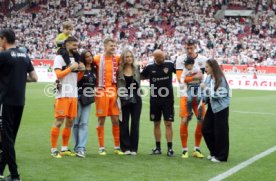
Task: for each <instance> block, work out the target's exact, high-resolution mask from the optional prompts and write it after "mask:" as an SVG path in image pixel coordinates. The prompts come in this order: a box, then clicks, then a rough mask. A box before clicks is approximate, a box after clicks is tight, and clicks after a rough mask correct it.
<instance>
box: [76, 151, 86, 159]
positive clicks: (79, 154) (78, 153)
mask: <svg viewBox="0 0 276 181" xmlns="http://www.w3.org/2000/svg"><path fill="white" fill-rule="evenodd" d="M76 155H77V157H80V158H85V152H84V151H78V152H77V153H76Z"/></svg>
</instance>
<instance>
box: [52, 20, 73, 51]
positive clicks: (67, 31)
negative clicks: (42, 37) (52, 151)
mask: <svg viewBox="0 0 276 181" xmlns="http://www.w3.org/2000/svg"><path fill="white" fill-rule="evenodd" d="M72 31H73V24H72V23H71V22H69V21H66V22H64V23H63V24H62V33H60V34H59V35H58V36H57V38H56V40H55V43H56V46H57V47H58V48H62V47H63V44H64V41H65V40H66V39H67V38H69V37H70V36H72Z"/></svg>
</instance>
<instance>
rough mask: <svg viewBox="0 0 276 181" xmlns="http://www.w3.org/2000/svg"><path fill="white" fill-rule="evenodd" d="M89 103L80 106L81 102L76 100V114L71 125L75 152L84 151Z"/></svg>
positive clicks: (89, 110)
mask: <svg viewBox="0 0 276 181" xmlns="http://www.w3.org/2000/svg"><path fill="white" fill-rule="evenodd" d="M91 105H92V104H89V105H87V106H82V105H81V103H80V102H78V116H77V117H76V119H75V120H74V125H73V135H74V139H75V142H76V144H75V148H74V150H75V151H76V152H78V151H84V152H85V151H86V149H85V147H86V144H87V140H88V121H89V115H90V112H91Z"/></svg>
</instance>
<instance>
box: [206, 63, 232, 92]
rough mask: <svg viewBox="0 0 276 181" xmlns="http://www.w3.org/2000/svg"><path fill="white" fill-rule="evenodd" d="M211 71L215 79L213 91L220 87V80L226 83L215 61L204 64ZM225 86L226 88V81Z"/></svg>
mask: <svg viewBox="0 0 276 181" xmlns="http://www.w3.org/2000/svg"><path fill="white" fill-rule="evenodd" d="M206 63H207V64H208V65H209V66H210V67H211V68H212V71H213V76H214V78H215V91H216V90H217V89H218V87H219V86H220V84H221V82H222V79H224V80H225V81H226V78H225V76H224V73H223V72H222V70H221V68H220V66H219V64H218V62H217V61H216V60H215V59H209V60H207V62H206ZM226 84H227V86H228V83H227V81H226Z"/></svg>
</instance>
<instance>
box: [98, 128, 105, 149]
mask: <svg viewBox="0 0 276 181" xmlns="http://www.w3.org/2000/svg"><path fill="white" fill-rule="evenodd" d="M97 134H98V142H99V146H100V148H103V147H104V126H98V127H97Z"/></svg>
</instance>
